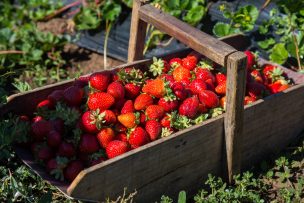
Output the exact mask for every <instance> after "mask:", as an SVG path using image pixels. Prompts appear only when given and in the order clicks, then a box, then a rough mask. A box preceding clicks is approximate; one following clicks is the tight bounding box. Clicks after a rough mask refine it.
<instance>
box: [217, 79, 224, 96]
mask: <svg viewBox="0 0 304 203" xmlns="http://www.w3.org/2000/svg"><path fill="white" fill-rule="evenodd" d="M215 92H216V93H217V94H220V95H225V94H226V81H223V82H221V83H219V84H218V85H217V86H216V87H215Z"/></svg>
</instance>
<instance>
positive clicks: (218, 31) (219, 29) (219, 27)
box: [212, 22, 236, 37]
mask: <svg viewBox="0 0 304 203" xmlns="http://www.w3.org/2000/svg"><path fill="white" fill-rule="evenodd" d="M212 31H213V33H214V34H215V35H216V36H217V37H224V36H227V35H230V34H234V33H236V30H235V29H234V28H232V27H231V26H230V25H229V24H226V23H222V22H218V23H216V24H215V26H214V27H213V30H212Z"/></svg>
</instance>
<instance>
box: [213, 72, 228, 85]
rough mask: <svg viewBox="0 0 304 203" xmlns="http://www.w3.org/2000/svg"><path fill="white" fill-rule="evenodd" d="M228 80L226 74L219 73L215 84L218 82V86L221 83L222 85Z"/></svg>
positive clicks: (216, 75)
mask: <svg viewBox="0 0 304 203" xmlns="http://www.w3.org/2000/svg"><path fill="white" fill-rule="evenodd" d="M226 80H227V77H226V75H225V74H223V73H217V74H215V82H216V84H220V83H222V82H224V81H225V82H226Z"/></svg>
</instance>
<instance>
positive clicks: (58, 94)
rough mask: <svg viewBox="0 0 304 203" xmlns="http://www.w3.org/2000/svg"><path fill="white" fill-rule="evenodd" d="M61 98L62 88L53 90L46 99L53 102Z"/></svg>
mask: <svg viewBox="0 0 304 203" xmlns="http://www.w3.org/2000/svg"><path fill="white" fill-rule="evenodd" d="M62 99H63V90H54V91H53V92H52V93H51V94H49V96H48V100H50V101H51V102H52V103H53V104H55V103H57V102H59V101H61V100H62Z"/></svg>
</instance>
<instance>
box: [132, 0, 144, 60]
mask: <svg viewBox="0 0 304 203" xmlns="http://www.w3.org/2000/svg"><path fill="white" fill-rule="evenodd" d="M143 4H144V3H143V2H142V1H141V0H134V1H133V7H132V18H131V28H130V38H129V49H128V62H132V61H136V60H140V59H143V52H144V46H145V39H146V29H147V23H146V22H144V21H143V20H141V19H140V18H139V15H138V11H139V8H140V7H141V6H142V5H143Z"/></svg>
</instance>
